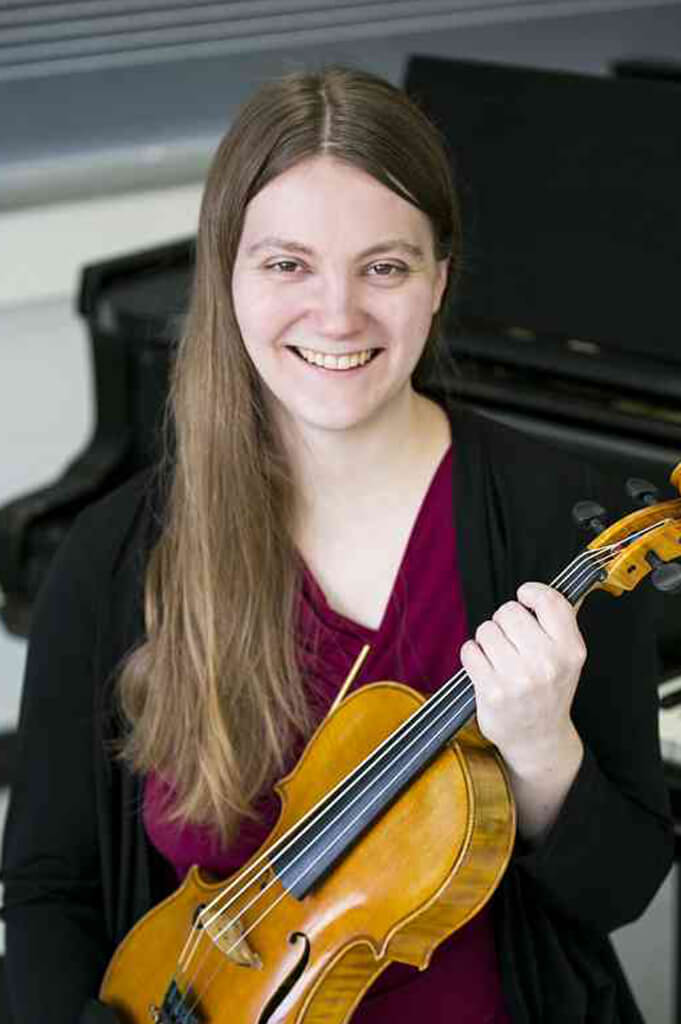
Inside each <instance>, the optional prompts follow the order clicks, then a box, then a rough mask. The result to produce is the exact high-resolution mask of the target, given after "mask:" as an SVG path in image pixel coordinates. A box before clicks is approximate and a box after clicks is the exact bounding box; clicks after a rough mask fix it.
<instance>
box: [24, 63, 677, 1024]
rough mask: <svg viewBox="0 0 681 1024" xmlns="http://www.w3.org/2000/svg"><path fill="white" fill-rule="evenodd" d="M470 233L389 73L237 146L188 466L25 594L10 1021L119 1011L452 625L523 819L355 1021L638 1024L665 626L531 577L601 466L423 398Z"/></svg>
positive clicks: (665, 823) (181, 388)
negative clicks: (117, 992)
mask: <svg viewBox="0 0 681 1024" xmlns="http://www.w3.org/2000/svg"><path fill="white" fill-rule="evenodd" d="M461 257H462V252H461V238H460V231H459V222H458V217H457V211H456V203H455V199H454V195H453V191H452V185H451V182H450V177H449V170H448V164H447V159H446V156H445V153H444V151H443V148H442V145H441V143H440V140H439V138H438V135H437V133H436V131H435V130H434V129H433V127H432V126H431V125H430V124H429V123H428V122H427V121H426V119H425V118H424V117H423V116H422V115H421V114H420V113H419V112H418V110H417V109H416V108H414V107H413V106H412V105H411V104H410V103H409V101H408V100H407V99H406V98H405V97H404V96H403V95H402V94H401V93H400V92H399V91H398V90H396V89H394V88H392V87H391V86H389V85H388V84H387V83H385V82H382V81H380V80H379V79H376V78H374V77H372V76H370V75H367V74H364V73H361V72H357V71H347V70H342V69H332V70H328V71H325V72H323V73H320V74H310V75H307V74H296V75H292V76H289V77H287V78H285V79H283V80H282V81H279V82H275V83H273V84H271V85H268V86H266V87H265V88H263V89H262V90H261V91H260V92H259V93H258V94H257V95H256V96H255V97H254V99H252V100H251V102H250V103H249V104H248V105H247V106H246V107H245V108H244V110H243V111H242V113H241V114H240V116H239V117H238V118H237V120H236V122H235V123H234V125H233V127H232V129H231V131H230V132H229V134H228V135H227V136H226V138H225V139H224V140H223V142H222V144H221V146H220V148H219V150H218V152H217V155H216V157H215V160H214V163H213V166H212V169H211V172H210V175H209V178H208V182H207V185H206V191H205V196H204V201H203V205H202V210H201V217H200V225H199V234H198V251H197V269H196V278H195V287H194V293H193V298H192V303H191V310H190V314H189V318H188V323H187V326H186V330H185V333H184V337H183V340H182V344H181V346H180V350H179V355H178V360H177V367H176V372H175V377H174V383H173V389H172V408H173V414H174V428H175V438H174V441H175V444H174V449H173V452H174V454H173V456H172V457H171V458H169V460H168V466H167V467H166V468H165V470H164V472H163V473H162V474H160V475H159V476H158V477H157V478H154V479H150V478H149V477H147V476H144V477H142V478H137V479H135V480H133V481H132V482H131V483H129V484H128V485H126V486H125V487H124V488H122V489H121V490H120V491H118V492H116V493H115V494H113V495H112V496H110V497H109V498H107V499H105V500H104V501H103V502H101V503H100V504H99V505H98V506H96V507H95V508H93V509H91V510H89V511H87V512H85V513H84V514H83V516H81V518H80V520H79V522H78V523H77V525H76V526H75V528H74V530H73V532H72V535H71V538H70V539H69V541H68V542H67V543H66V544H65V545H64V548H63V549H62V550H61V551H60V553H59V555H58V558H57V564H56V566H55V568H54V570H53V572H52V574H51V576H50V580H49V582H48V584H47V585H46V587H45V589H44V592H43V594H42V597H41V599H40V602H39V606H38V608H37V609H36V613H35V629H34V634H33V638H32V643H31V648H30V654H29V660H28V666H27V673H26V681H25V692H24V699H23V705H22V714H21V729H20V735H21V739H20V755H19V764H18V767H17V772H16V777H15V784H14V789H13V796H12V807H11V813H10V819H9V823H8V826H7V833H6V841H5V857H4V879H5V886H6V896H5V899H6V907H5V917H6V921H7V957H8V975H9V984H10V989H11V993H12V1000H13V1004H14V1009H15V1014H16V1016H17V1019H18V1020H20V1021H21V1022H22V1024H34V1022H35V1024H37V1022H39V1021H40V1022H41V1024H42V1022H44V1021H46V1020H50V1021H51V1022H52V1024H61V1022H64V1024H67V1022H68V1024H72V1022H73V1021H74V1020H76V1019H78V1018H79V1014H80V1013H81V1011H83V1017H82V1018H81V1019H82V1020H95V1019H98V1014H101V1015H102V1019H109V1017H108V1016H107V1011H106V1010H105V1009H104V1008H103V1007H101V1006H99V1007H98V1006H97V1004H96V1003H94V1002H92V1000H93V998H94V997H95V996H96V993H97V991H98V987H99V983H100V981H101V978H102V975H103V972H104V970H105V968H106V965H107V962H108V960H109V958H110V957H111V954H112V952H113V950H114V948H115V946H116V944H117V943H118V942H120V941H121V940H122V939H123V937H124V936H125V934H126V933H127V932H128V931H129V929H130V927H131V926H132V924H133V923H134V922H135V920H137V919H138V918H139V916H140V915H141V914H143V913H144V912H145V911H146V910H147V909H149V908H150V907H151V906H152V905H153V904H154V903H155V902H156V901H158V900H159V899H160V898H162V897H163V896H164V895H166V894H167V893H168V892H169V891H170V890H171V888H172V886H173V884H175V883H176V882H177V880H178V879H180V878H182V876H183V874H184V872H185V871H186V869H187V868H188V867H189V865H190V864H192V863H200V864H201V865H202V866H204V867H205V868H206V869H208V870H211V871H213V872H215V873H217V874H219V875H221V876H223V877H224V876H226V875H227V874H228V873H230V872H232V871H234V870H236V868H237V867H238V866H239V865H240V864H241V863H243V861H244V860H245V859H246V858H247V857H248V856H250V854H251V853H252V852H253V851H254V850H255V849H256V848H257V847H258V845H259V844H260V843H261V842H262V841H263V839H264V838H265V836H266V835H267V833H268V831H269V830H270V829H271V827H272V825H273V824H274V822H275V820H276V817H277V801H276V798H275V797H274V796H273V794H272V789H271V787H272V783H273V781H274V780H276V778H277V777H279V776H281V775H282V774H284V772H285V771H286V770H288V769H289V768H290V767H291V766H292V765H293V764H294V763H295V760H296V759H297V757H298V756H299V754H300V752H301V750H302V748H303V745H304V743H305V740H306V738H308V737H309V735H310V733H311V731H312V729H313V728H314V726H315V725H316V723H318V722H319V720H320V719H321V718H322V717H323V716H324V714H325V713H326V711H327V710H328V708H329V707H330V705H331V703H332V701H333V699H334V697H335V695H336V693H337V690H338V688H339V686H340V685H341V684H342V682H343V680H344V678H345V676H346V675H347V673H348V671H349V669H350V667H351V665H352V664H353V662H354V661H355V658H356V656H357V654H358V652H359V649H360V647H361V646H362V644H363V643H365V642H367V643H369V644H370V646H371V650H370V653H369V657H368V659H367V661H366V662H365V664H364V666H363V669H362V671H361V675H360V678H359V680H358V681H357V682H355V684H354V685H355V686H358V685H361V684H362V683H366V682H370V681H373V680H377V679H398V680H401V681H403V682H407V683H409V684H410V685H411V686H413V687H415V688H417V689H420V690H422V691H424V692H428V691H431V690H433V689H435V688H436V687H437V686H438V685H439V684H440V683H441V682H442V681H443V680H444V679H445V678H447V677H448V676H450V675H451V674H452V671H453V670H454V669H455V668H456V663H457V652H458V651H459V649H461V662H462V664H463V665H464V667H465V668H466V669H467V670H468V672H469V674H470V676H471V678H472V680H473V683H474V685H475V694H476V701H477V708H478V722H479V726H480V729H481V731H482V732H483V734H484V735H485V736H486V737H487V738H488V739H489V740H490V741H492V742H493V743H495V744H496V745H497V747H498V749H499V752H500V754H501V756H502V757H503V759H504V762H505V765H506V769H507V772H508V776H509V780H510V783H511V787H512V790H513V794H514V797H515V801H516V805H517V811H518V826H519V835H518V840H517V843H516V846H515V850H514V854H513V857H512V860H511V864H510V866H509V868H508V870H507V872H506V874H505V877H504V879H503V881H502V883H501V885H500V887H499V889H498V891H497V892H496V893H495V895H494V897H493V898H492V900H491V901H490V903H489V904H488V905H487V906H486V907H485V908H484V909H483V910H482V911H481V912H480V913H479V914H478V915H477V916H476V917H475V918H474V919H473V921H472V922H470V923H469V924H468V925H466V926H464V927H463V928H462V929H460V931H459V932H457V933H456V935H454V936H453V937H452V938H451V939H450V940H448V941H447V942H445V943H444V944H443V946H442V947H441V948H440V950H438V952H437V954H436V956H435V957H434V958H433V963H432V965H431V967H430V968H429V969H428V971H426V972H425V973H418V972H416V971H414V970H413V969H411V968H408V967H404V966H399V965H396V966H393V967H391V968H390V969H389V970H388V971H386V972H385V974H384V975H383V976H382V977H380V978H379V979H378V981H377V982H376V984H375V985H374V987H373V988H372V989H371V991H370V992H369V993H367V995H366V997H365V998H364V1000H363V1001H362V1003H361V1005H360V1007H359V1008H358V1009H357V1011H356V1013H355V1014H354V1016H353V1021H359V1022H363V1024H373V1022H376V1021H391V1022H399V1021H411V1020H413V1019H414V1018H415V1016H416V1014H417V1013H418V1014H420V1016H421V1017H423V1018H425V1019H427V1020H428V1021H429V1022H430V1024H436V1022H439V1021H454V1020H456V1021H475V1022H476V1024H479V1022H481V1021H490V1022H491V1021H495V1022H501V1021H504V1022H508V1021H513V1022H530V1021H539V1020H542V1021H558V1022H559V1021H565V1022H569V1024H576V1022H577V1021H582V1020H583V1021H586V1020H589V1021H599V1022H601V1021H603V1022H608V1021H613V1022H614V1021H638V1020H640V1019H641V1018H640V1015H639V1014H638V1011H637V1010H636V1007H635V1005H634V1003H633V1000H632V998H631V995H630V994H629V992H628V989H627V986H626V982H625V980H624V978H623V976H622V974H621V971H620V970H619V968H618V965H617V962H616V960H615V958H614V954H613V953H612V950H611V947H610V945H609V943H608V940H607V937H606V936H607V932H609V931H610V930H612V929H613V928H615V927H617V926H618V925H621V924H623V923H624V922H626V921H628V920H631V919H632V918H633V917H635V916H636V915H638V914H639V913H640V912H641V911H642V910H643V908H644V907H645V905H646V904H647V902H648V901H649V900H650V898H651V897H652V895H653V893H654V892H655V890H656V888H657V886H658V885H659V883H660V881H661V880H662V878H663V877H664V875H665V873H666V871H667V869H668V867H669V863H670V859H671V852H672V839H671V833H670V829H669V819H668V812H667V802H666V792H665V787H664V783H663V779H662V774H661V769H660V763H659V756H658V752H657V744H656V709H655V700H654V687H653V685H652V678H653V660H654V659H653V653H652V652H653V647H652V631H651V630H650V629H647V628H646V626H645V618H644V616H645V610H644V609H643V608H642V607H641V602H640V600H637V599H636V598H632V599H630V600H628V601H627V602H617V604H618V605H621V607H615V605H616V602H614V601H610V600H608V599H605V600H600V599H599V598H595V597H594V598H593V599H590V601H589V602H588V604H587V605H586V607H585V611H584V613H583V625H584V637H585V639H586V646H585V641H584V640H583V638H582V634H581V632H580V629H579V628H578V627H577V624H576V620H575V616H574V613H573V610H572V608H571V606H570V605H569V604H568V603H567V601H565V600H564V599H563V598H562V597H561V596H560V595H559V594H558V593H557V592H555V591H553V590H551V589H550V588H548V587H546V586H544V585H542V584H540V583H536V582H527V581H533V580H541V579H548V578H550V576H551V574H552V573H555V571H556V570H557V569H559V568H560V567H561V565H562V564H564V563H565V562H567V561H569V559H570V558H571V557H572V556H573V555H574V553H575V552H576V550H577V549H578V548H579V546H580V539H579V538H578V537H577V536H576V532H575V529H574V527H572V526H571V525H570V516H569V510H570V509H571V507H572V505H573V503H574V502H575V501H576V500H578V499H580V498H588V497H591V496H598V497H599V498H600V499H603V497H604V496H605V497H607V495H604V494H603V491H602V489H601V488H602V487H603V486H605V487H606V488H607V486H608V485H607V484H603V483H602V482H601V481H598V480H597V479H596V478H595V477H594V475H593V474H592V473H591V471H589V470H588V469H586V468H584V467H583V466H582V465H581V464H578V463H577V462H576V460H573V459H572V458H570V457H568V456H566V455H565V454H562V453H561V452H559V451H558V450H554V449H551V448H549V447H547V446H543V445H540V444H538V443H536V442H533V441H530V440H528V439H527V438H524V437H523V436H521V435H516V433H515V432H513V431H510V430H508V429H506V428H502V427H501V426H498V425H494V424H492V422H491V421H488V420H485V419H483V418H481V417H478V416H473V415H471V414H468V413H466V414H465V413H463V412H461V411H457V410H456V409H455V408H454V407H453V406H452V404H451V402H450V401H449V400H448V399H447V398H446V396H444V395H443V394H441V393H438V392H437V391H436V390H431V391H430V392H428V393H426V392H425V391H424V390H423V386H422V384H421V383H420V382H421V381H422V379H423V374H424V370H425V368H426V367H427V366H428V365H429V360H431V359H432V348H433V344H434V342H435V341H436V339H437V336H438V326H439V319H440V315H441V310H442V307H443V303H444V301H445V298H446V294H447V291H448V288H449V287H450V282H451V281H452V279H453V278H454V276H455V274H456V271H457V268H458V266H459V264H460V261H461ZM159 480H160V484H159ZM594 491H596V493H594ZM612 500H613V501H614V502H616V501H617V499H616V498H613V499H612ZM611 507H612V505H611ZM523 581H525V582H523ZM519 583H522V584H523V585H522V586H521V587H520V589H519V590H518V591H517V594H516V593H515V589H516V587H517V585H518V584H519ZM143 594H144V598H143V597H142V595H143ZM479 624H481V625H479ZM476 626H478V628H477V629H476V628H475V627H476ZM636 626H638V629H637V628H636ZM622 637H627V638H629V637H630V638H631V641H633V639H634V637H636V642H635V643H633V642H629V643H624V644H623V643H622V642H621V640H622ZM587 647H588V652H589V653H588V658H586V663H585V657H586V648H587ZM121 709H122V712H123V713H122V714H120V710H121ZM630 866H631V867H630ZM36 964H37V965H38V966H37V967H36ZM37 978H40V982H41V983H40V985H38V984H36V983H35V981H34V979H37ZM88 1000H90V1002H89V1003H88ZM86 1004H87V1006H88V1008H87V1009H85V1010H83V1007H84V1006H85V1005H86ZM225 1019H226V1018H225Z"/></svg>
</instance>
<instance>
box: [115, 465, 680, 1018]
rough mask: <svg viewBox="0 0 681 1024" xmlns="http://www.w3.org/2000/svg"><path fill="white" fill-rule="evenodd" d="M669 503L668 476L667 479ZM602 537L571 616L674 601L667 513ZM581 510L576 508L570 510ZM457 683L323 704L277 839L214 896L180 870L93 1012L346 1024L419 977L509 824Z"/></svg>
mask: <svg viewBox="0 0 681 1024" xmlns="http://www.w3.org/2000/svg"><path fill="white" fill-rule="evenodd" d="M670 479H671V482H672V485H673V486H674V487H675V488H676V490H677V492H680V493H681V463H679V465H678V466H676V468H675V469H674V471H673V472H672V474H671V478H670ZM643 484H644V482H642V481H630V493H632V494H634V495H635V496H638V497H641V496H643V500H644V501H646V502H647V504H646V506H645V507H644V508H642V509H639V510H638V511H635V512H632V513H630V514H628V515H626V516H624V517H623V518H622V519H620V520H618V521H617V522H616V523H614V524H612V525H610V526H608V527H607V528H605V529H603V528H602V523H600V521H599V519H598V516H599V514H600V513H601V512H602V510H601V509H599V508H598V506H596V505H595V504H594V503H591V502H580V503H579V504H578V506H576V507H575V515H576V517H577V518H578V520H580V521H582V522H584V523H586V524H590V525H591V527H592V528H596V529H597V530H598V536H597V537H596V538H595V539H594V540H592V541H591V543H590V544H588V546H587V547H586V548H585V549H584V550H583V551H582V552H581V553H580V554H578V555H577V557H576V558H574V559H573V560H572V561H571V562H570V563H569V564H568V565H567V566H566V567H565V568H564V569H563V570H562V572H560V573H559V574H558V576H557V577H556V578H555V579H554V580H553V581H552V583H551V586H553V587H554V588H555V589H557V590H558V591H559V592H560V593H561V594H563V596H564V597H565V598H567V600H568V601H570V602H571V604H572V605H573V606H577V605H578V604H579V603H581V601H582V600H583V599H584V598H585V597H586V596H587V595H588V594H589V593H591V592H592V591H594V590H597V589H601V590H605V591H607V592H608V593H610V594H611V595H613V596H620V595H621V594H623V593H624V592H627V591H631V590H633V589H634V588H635V587H637V586H638V584H639V583H640V582H641V581H642V580H643V579H645V578H646V577H647V576H648V575H650V574H652V576H653V582H654V583H655V585H656V586H657V587H658V588H659V589H660V590H663V591H672V590H675V589H679V588H680V587H681V566H680V565H679V564H677V560H678V559H681V497H679V498H674V499H672V500H668V501H662V502H656V501H654V499H651V497H650V494H647V495H646V487H645V486H642V485H643ZM580 506H581V507H580ZM474 713H475V696H474V690H473V685H472V683H471V681H470V679H469V677H468V675H467V673H466V672H465V671H464V670H463V669H461V670H460V671H459V672H457V673H456V674H455V675H454V676H452V678H451V679H448V680H447V681H446V682H445V683H444V684H443V685H442V686H441V687H440V688H439V689H438V690H437V691H435V693H433V694H432V696H430V697H429V698H427V699H426V698H425V697H423V696H422V695H421V694H419V693H417V692H416V691H414V690H412V689H410V688H409V687H408V686H404V685H402V684H400V683H396V682H377V683H373V684H371V685H367V686H363V687H361V688H360V689H359V690H357V691H355V692H354V693H352V694H351V695H350V696H347V697H344V698H343V699H342V700H340V702H338V701H337V702H336V703H335V704H334V706H333V708H332V709H331V711H330V713H329V714H328V715H327V717H326V718H325V719H324V721H323V722H322V724H321V725H320V726H319V728H318V729H317V731H316V732H315V733H314V735H313V737H312V738H311V740H310V741H309V743H308V745H307V747H306V749H305V751H304V753H303V755H302V757H301V758H300V761H299V762H298V764H297V765H296V767H295V769H294V770H293V771H292V772H291V773H290V774H289V775H287V776H286V777H285V778H284V779H282V780H281V781H280V782H279V783H278V784H277V786H276V790H277V792H278V794H279V797H280V800H281V805H282V807H281V814H280V817H279V820H278V822H277V825H276V826H275V828H274V829H273V831H272V832H271V834H270V835H269V836H268V838H267V840H266V841H265V843H264V844H263V845H262V847H261V848H260V849H259V850H258V851H257V852H256V853H255V854H254V855H253V857H251V859H250V860H249V861H248V862H247V863H246V864H245V865H244V866H243V867H242V868H241V869H240V870H239V871H238V872H237V873H236V874H234V875H233V876H232V877H230V878H228V879H227V880H226V881H220V882H216V881H213V880H211V879H210V878H209V877H208V876H207V875H205V874H204V873H203V872H202V871H201V870H200V869H199V868H197V867H193V868H192V869H191V870H190V871H189V872H188V874H187V876H186V878H185V880H184V882H183V883H182V885H181V886H180V887H179V889H178V890H177V891H176V892H175V893H173V894H172V895H171V896H169V897H168V898H167V899H166V900H164V901H163V902H162V903H160V904H159V905H158V906H156V907H154V908H153V909H152V910H151V911H149V913H147V914H146V915H145V916H144V917H143V918H142V919H141V920H140V921H139V922H138V923H137V924H136V925H135V927H134V928H133V929H132V930H131V932H130V933H129V934H128V936H127V937H126V938H125V939H124V940H123V942H122V943H121V945H120V946H119V947H118V949H117V950H116V952H115V954H114V956H113V958H112V960H111V962H110V964H109V967H108V969H107V972H106V974H105V976H104V979H103V982H102V985H101V990H100V999H101V1001H102V1002H103V1003H105V1004H106V1005H108V1006H110V1007H111V1008H112V1009H114V1010H115V1011H116V1012H117V1014H118V1015H119V1016H120V1019H121V1020H122V1021H125V1022H127V1024H149V1022H152V1024H153V1022H156V1024H228V1022H229V1024H270V1022H272V1024H273V1022H277V1024H321V1022H324V1024H345V1022H347V1021H349V1020H350V1019H351V1017H352V1014H353V1012H354V1010H355V1009H356V1007H357V1006H358V1004H359V1003H360V1001H361V999H362V997H363V995H364V994H365V992H366V991H367V990H368V988H369V987H370V986H371V984H372V983H373V982H374V981H375V979H376V978H377V977H378V976H379V975H380V974H381V973H382V972H383V971H384V970H386V968H387V967H388V966H389V965H390V964H391V963H394V962H399V963H403V964H411V965H413V966H414V967H418V968H420V969H422V970H423V969H425V968H426V967H427V966H428V963H429V961H430V958H431V957H432V954H433V952H434V950H435V949H436V948H437V946H438V945H440V943H442V942H443V941H444V940H445V939H446V938H448V937H449V936H450V935H451V934H453V933H454V932H455V931H456V930H457V929H458V928H460V927H461V926H462V925H464V924H465V923H466V922H467V921H468V920H469V919H470V918H472V917H473V915H475V914H476V913H477V912H478V911H479V910H480V909H481V908H482V907H483V906H484V905H485V903H486V902H487V901H488V900H489V899H490V897H491V896H492V894H493V892H494V890H495V889H496V887H497V886H498V884H499V882H500V881H501V878H502V877H503V874H504V871H505V869H506V866H507V864H508V862H509V859H510V856H511V851H512V848H513V843H514V837H515V809H514V804H513V798H512V794H511V790H510V786H509V783H508V779H507V776H506V773H505V770H504V765H503V762H502V760H501V758H500V756H499V754H498V752H497V751H496V749H495V748H494V746H493V745H492V744H490V743H489V742H488V741H487V740H485V738H484V737H483V736H482V735H481V733H480V732H479V730H478V729H477V726H476V724H475V719H474Z"/></svg>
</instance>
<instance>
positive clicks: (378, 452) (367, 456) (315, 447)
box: [280, 387, 449, 517]
mask: <svg viewBox="0 0 681 1024" xmlns="http://www.w3.org/2000/svg"><path fill="white" fill-rule="evenodd" d="M280 425H281V428H282V435H283V439H284V445H285V447H286V450H287V453H288V455H289V458H290V461H291V466H292V469H293V473H294V478H295V480H296V485H297V489H298V494H299V497H300V510H299V511H300V514H301V515H302V516H303V517H304V516H305V515H307V514H309V513H310V510H312V509H315V510H319V508H320V505H324V506H325V507H326V506H329V507H335V508H336V509H339V508H343V507H344V506H350V505H352V506H353V507H356V505H357V501H358V496H363V497H365V498H366V499H367V500H368V501H375V500H376V499H377V498H378V497H380V496H381V495H384V494H391V493H392V494H393V496H394V493H395V491H394V487H395V485H396V484H399V482H400V481H404V480H405V478H407V477H408V474H409V471H410V469H411V468H413V467H414V466H415V465H418V464H420V463H422V462H423V460H424V459H428V458H430V457H431V456H432V453H433V451H434V450H436V449H441V450H444V447H446V444H447V442H448V438H449V425H448V423H447V419H446V416H445V414H444V413H443V411H442V410H441V409H440V408H439V406H437V405H435V403H433V402H432V401H430V399H427V398H424V397H423V396H422V395H419V394H417V393H416V392H415V391H413V389H412V388H411V387H409V388H405V390H404V392H403V393H402V394H401V395H400V396H399V397H398V399H397V400H395V401H394V402H392V403H390V406H389V407H388V408H386V409H383V410H381V412H380V414H377V415H376V416H374V417H372V418H370V419H368V420H365V421H362V422H361V423H358V424H355V425H354V426H352V427H349V428H347V429H343V430H327V429H323V428H319V427H316V426H314V425H310V424H306V423H300V422H299V421H296V422H292V421H291V420H290V419H288V418H287V419H280Z"/></svg>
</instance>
